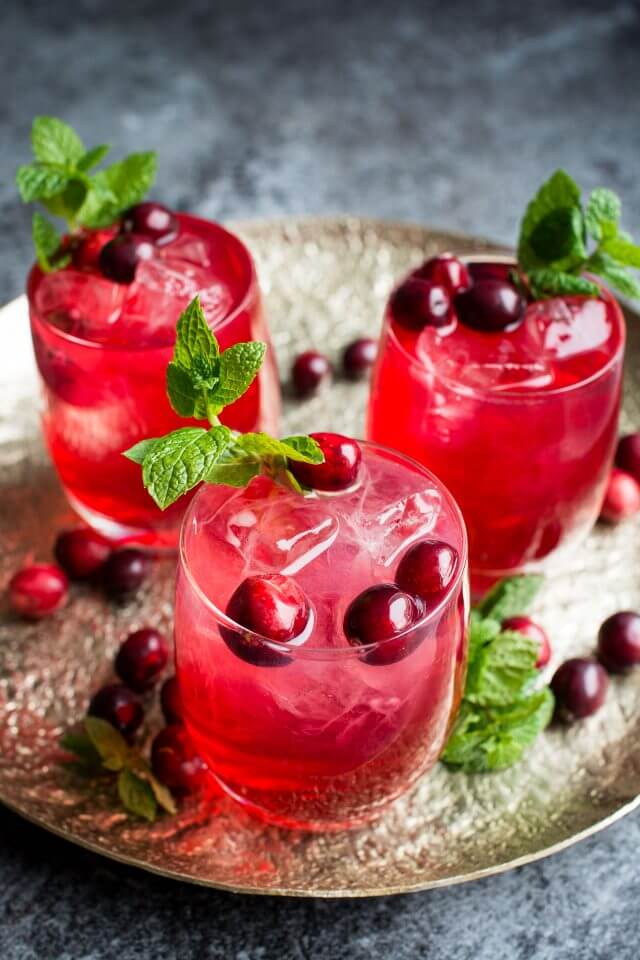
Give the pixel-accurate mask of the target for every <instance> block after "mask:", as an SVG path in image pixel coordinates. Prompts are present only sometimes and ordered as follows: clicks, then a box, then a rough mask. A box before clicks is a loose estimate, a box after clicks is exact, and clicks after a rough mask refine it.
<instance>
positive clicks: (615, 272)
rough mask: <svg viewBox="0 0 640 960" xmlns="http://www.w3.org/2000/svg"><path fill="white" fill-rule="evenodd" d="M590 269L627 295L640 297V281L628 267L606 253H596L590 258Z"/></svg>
mask: <svg viewBox="0 0 640 960" xmlns="http://www.w3.org/2000/svg"><path fill="white" fill-rule="evenodd" d="M589 269H590V270H592V271H593V272H594V273H597V274H598V276H599V277H602V279H603V280H604V281H605V283H607V284H608V285H609V286H610V287H613V288H614V289H615V290H617V291H618V292H619V293H621V294H622V295H623V296H625V297H630V298H631V299H633V300H637V299H640V282H638V280H636V278H635V277H634V276H633V275H632V274H631V273H629V271H628V269H627V268H626V267H624V266H622V265H621V264H619V263H617V262H616V261H615V260H614V259H613V258H612V257H610V256H608V255H607V254H605V253H594V254H593V256H591V257H590V258H589Z"/></svg>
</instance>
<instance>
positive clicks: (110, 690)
mask: <svg viewBox="0 0 640 960" xmlns="http://www.w3.org/2000/svg"><path fill="white" fill-rule="evenodd" d="M87 712H88V714H89V716H91V717H100V718H101V719H102V720H106V721H107V723H110V724H111V726H112V727H115V728H116V730H118V732H119V733H121V734H122V736H123V737H125V738H126V739H127V740H130V739H131V738H132V736H133V734H134V733H135V732H136V730H137V729H138V727H139V726H140V724H141V723H142V719H143V717H144V710H143V709H142V704H141V703H140V701H139V700H138V699H137V698H136V697H135V696H134V695H133V694H132V693H131V690H129V689H127V687H123V686H122V684H121V683H110V684H108V685H107V686H106V687H102V688H101V689H100V690H98V692H97V693H96V694H95V696H94V697H93V699H92V700H91V703H90V704H89V710H88V711H87Z"/></svg>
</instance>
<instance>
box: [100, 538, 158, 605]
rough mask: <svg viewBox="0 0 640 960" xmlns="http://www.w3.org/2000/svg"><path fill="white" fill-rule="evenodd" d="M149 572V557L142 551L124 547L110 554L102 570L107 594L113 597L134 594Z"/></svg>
mask: <svg viewBox="0 0 640 960" xmlns="http://www.w3.org/2000/svg"><path fill="white" fill-rule="evenodd" d="M150 570H151V557H150V556H149V554H148V553H143V552H142V550H136V549H135V548H133V547H126V548H125V549H124V550H116V551H115V552H114V553H112V554H111V556H110V557H109V559H108V560H107V562H106V563H105V565H104V567H103V568H102V578H103V580H104V585H105V587H106V589H107V592H108V593H109V594H111V596H113V597H126V596H127V595H128V594H131V593H135V591H136V590H137V589H138V587H140V586H141V584H142V582H143V581H144V580H145V579H146V577H147V576H148V574H149V572H150Z"/></svg>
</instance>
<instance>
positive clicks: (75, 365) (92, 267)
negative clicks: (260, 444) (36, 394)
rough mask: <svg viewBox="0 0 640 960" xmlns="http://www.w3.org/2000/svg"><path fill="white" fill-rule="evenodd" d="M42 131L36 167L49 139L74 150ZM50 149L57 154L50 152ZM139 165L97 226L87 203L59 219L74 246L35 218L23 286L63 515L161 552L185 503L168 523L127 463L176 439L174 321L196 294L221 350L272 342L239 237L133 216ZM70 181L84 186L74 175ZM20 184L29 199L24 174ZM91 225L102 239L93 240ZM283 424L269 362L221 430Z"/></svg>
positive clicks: (174, 217)
mask: <svg viewBox="0 0 640 960" xmlns="http://www.w3.org/2000/svg"><path fill="white" fill-rule="evenodd" d="M46 121H47V118H40V120H39V121H36V123H35V124H34V151H35V152H36V157H37V159H38V160H39V159H40V157H41V155H42V147H41V140H42V138H43V137H45V135H46V136H54V140H55V136H60V133H61V128H63V132H65V136H66V139H65V140H64V145H65V147H68V146H69V131H70V128H68V127H66V125H64V124H60V122H59V121H49V122H50V123H53V127H52V129H51V130H49V127H48V126H47V123H46ZM43 124H44V126H43ZM70 132H71V136H72V137H76V135H75V134H74V133H73V131H70ZM38 138H40V139H38ZM76 140H77V137H76ZM56 143H57V141H55V143H54V146H55V144H56ZM47 144H49V146H48V147H47ZM71 145H72V146H73V141H71ZM58 146H59V144H58ZM36 147H38V150H40V155H39V154H38V151H37V150H36ZM45 147H46V149H51V150H53V149H54V147H53V146H51V144H50V143H49V141H46V143H45ZM76 152H77V151H76ZM45 153H46V150H45ZM89 153H91V151H89ZM145 157H146V158H147V164H148V163H150V162H151V161H149V159H148V158H153V155H151V154H136V155H133V157H129V158H127V159H126V160H125V161H122V163H121V164H120V165H118V164H116V165H114V166H115V167H116V168H118V171H119V173H118V176H119V177H120V178H121V179H122V180H123V182H122V183H121V182H120V181H119V180H117V178H116V180H114V179H113V178H111V179H110V180H109V183H111V184H112V185H113V184H116V186H119V187H120V188H122V189H121V197H120V198H118V199H119V200H120V201H121V202H120V203H116V204H115V205H114V204H112V205H111V206H110V207H109V206H108V207H107V208H106V209H104V210H100V208H99V207H98V208H97V213H96V211H95V210H94V209H93V208H92V206H91V204H90V203H89V204H88V208H87V203H86V202H85V205H84V206H81V207H80V208H79V209H75V210H74V209H68V210H66V211H64V215H65V216H66V217H67V220H68V222H69V224H70V225H71V228H72V232H71V233H70V234H68V235H67V237H66V238H64V239H63V240H62V243H60V238H56V236H55V231H54V228H53V226H52V225H51V223H50V222H49V221H47V220H45V219H44V218H42V217H39V215H36V219H35V220H34V240H35V242H36V250H37V253H38V264H37V265H36V266H34V268H33V270H32V271H31V274H30V277H29V283H28V297H29V307H30V314H31V326H32V333H33V342H34V348H35V354H36V359H37V363H38V369H39V372H40V376H41V381H42V393H43V413H42V424H43V431H44V436H45V440H46V443H47V446H48V448H49V452H50V455H51V458H52V460H53V463H54V466H55V468H56V470H57V472H58V475H59V477H60V480H61V482H62V485H63V487H64V489H65V492H66V494H67V496H68V499H69V501H70V503H71V505H72V506H73V507H74V509H75V510H76V511H77V512H78V513H79V514H80V515H81V516H82V517H83V518H84V519H85V520H86V521H87V522H88V523H89V524H90V525H91V526H93V527H94V528H96V529H97V530H99V531H100V532H101V533H102V534H104V535H105V536H107V537H108V538H109V539H112V540H116V541H131V542H137V543H140V544H146V545H148V546H150V547H154V548H163V547H172V546H173V547H175V546H176V545H177V540H178V530H179V524H180V519H181V516H182V513H183V512H184V502H183V503H182V504H180V505H176V506H174V507H173V508H172V509H170V510H168V511H167V512H166V513H164V514H163V513H162V512H161V511H160V510H159V509H158V508H157V507H156V506H155V505H154V504H153V502H152V501H151V500H150V499H149V497H148V496H147V495H146V494H145V492H144V490H143V489H142V488H141V486H140V482H139V475H138V471H137V468H136V466H135V465H134V464H133V463H131V462H130V461H128V460H127V459H125V458H123V457H122V455H121V454H122V451H123V450H125V449H127V448H128V447H131V446H132V445H133V444H135V443H136V442H137V441H139V440H141V439H142V438H144V437H149V436H151V437H153V436H160V435H162V434H165V433H167V432H168V431H170V430H172V429H173V428H174V427H177V426H178V425H179V417H178V413H177V412H175V410H174V409H172V408H171V407H170V406H169V404H168V403H167V400H166V394H165V371H166V367H167V363H168V361H169V359H170V357H171V353H172V350H173V344H174V342H175V325H176V319H177V318H178V316H179V315H180V313H181V312H182V310H184V308H185V307H186V305H187V304H188V303H189V301H191V300H192V299H193V297H194V296H195V295H196V294H198V295H199V297H200V300H201V303H202V306H203V308H204V311H205V315H206V318H207V322H208V324H209V325H210V327H211V328H212V329H215V331H216V335H217V337H218V340H219V342H220V344H221V345H222V346H223V347H228V346H231V345H232V344H235V343H238V342H240V341H251V340H266V339H267V333H266V328H265V323H264V319H263V315H262V307H261V302H260V293H259V289H258V284H257V280H256V274H255V269H254V266H253V262H252V260H251V256H250V254H249V252H248V251H247V249H246V248H245V246H244V245H243V244H242V242H241V241H240V240H239V239H238V238H237V237H235V236H234V235H233V234H231V233H229V232H228V231H226V230H224V229H223V228H222V227H221V226H219V225H218V224H215V223H212V222H209V221H206V220H201V219H198V218H196V217H192V216H187V215H183V214H174V213H172V212H171V211H169V210H167V209H166V208H165V207H162V206H160V205H159V204H153V203H138V204H137V205H131V198H132V197H133V198H134V203H135V199H137V198H138V197H139V196H140V195H141V192H140V191H138V192H137V193H136V190H135V189H134V188H135V187H136V185H137V184H138V180H137V179H136V177H137V178H138V179H139V177H140V171H141V169H142V168H141V160H140V158H145ZM136 159H137V164H136ZM72 160H73V163H74V164H75V166H76V167H77V168H79V166H80V165H81V164H82V156H80V157H77V156H76V157H74V158H72ZM72 160H71V159H70V160H69V161H68V162H69V163H71V162H72ZM50 162H52V161H49V163H50ZM153 165H154V166H155V160H153ZM43 169H47V170H48V169H49V168H48V167H46V168H44V167H43V166H42V165H39V164H38V163H36V164H33V165H32V166H30V167H28V168H21V170H23V171H25V170H26V171H34V170H35V171H36V172H39V173H42V171H43ZM113 169H114V167H110V168H107V169H106V170H104V171H100V172H99V173H98V174H96V175H95V177H94V178H90V179H89V180H88V185H86V184H85V185H84V187H83V188H84V189H86V191H87V196H88V198H89V200H91V198H92V197H94V193H93V192H92V191H94V190H96V189H97V188H96V183H97V184H98V185H99V189H103V188H104V183H105V182H106V181H105V177H107V175H108V174H109V173H110V171H112V170H113ZM122 169H124V170H125V173H127V172H128V174H129V177H130V180H131V182H130V183H129V184H128V186H129V187H130V188H131V189H127V178H126V177H124V178H123V175H122ZM32 176H33V173H32ZM76 176H77V177H78V178H80V177H81V176H83V177H85V179H86V178H87V175H86V174H84V173H83V172H82V170H80V169H78V172H77V174H76ZM145 176H146V179H144V178H143V179H144V189H146V188H147V186H148V183H149V182H150V179H151V177H152V175H151V174H150V173H149V171H148V170H147V171H146V174H145ZM101 177H102V180H101V179H100V178H101ZM107 179H108V177H107ZM18 180H19V185H20V186H21V190H22V193H23V196H24V197H25V199H40V197H39V196H38V195H34V194H33V192H31V193H30V192H28V190H25V189H23V182H21V175H20V173H19V176H18ZM22 181H24V182H25V183H26V184H27V186H28V185H29V179H28V174H23V176H22ZM72 181H73V183H77V182H81V183H83V181H82V180H75V179H74V178H72ZM132 184H133V186H132ZM67 188H68V184H67V185H66V186H65V189H67ZM142 192H144V191H142ZM96 195H97V194H96ZM65 196H66V194H65ZM55 200H56V203H59V202H62V201H61V200H60V198H59V197H56V198H55ZM43 202H45V204H50V203H51V201H50V200H48V199H46V198H44V199H43ZM94 202H97V201H94ZM121 207H122V208H124V212H123V210H122V209H121ZM48 208H49V209H51V206H49V207H48ZM56 212H60V210H59V209H57V208H56ZM43 224H44V226H43ZM94 224H97V225H98V226H99V228H96V229H92V227H93V226H94ZM105 224H106V226H105ZM51 234H52V235H53V237H52V238H51ZM43 237H44V239H43ZM47 237H49V242H50V246H49V247H47ZM278 412H279V392H278V385H277V375H276V370H275V366H274V364H273V361H272V360H271V359H269V361H268V362H267V364H266V365H265V366H264V367H263V368H262V371H261V373H260V375H259V377H258V378H257V379H256V380H255V381H254V382H253V383H252V385H251V387H250V389H249V390H248V391H247V393H245V394H244V396H242V397H241V398H240V399H239V400H238V401H237V402H236V403H234V404H232V405H231V406H229V407H228V408H227V409H226V411H225V414H224V417H223V419H224V422H225V423H226V424H228V425H229V426H230V427H232V428H234V429H238V430H243V431H245V430H257V429H263V428H268V429H273V428H275V426H276V425H277V421H278ZM200 415H201V414H198V416H200Z"/></svg>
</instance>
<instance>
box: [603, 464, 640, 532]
mask: <svg viewBox="0 0 640 960" xmlns="http://www.w3.org/2000/svg"><path fill="white" fill-rule="evenodd" d="M639 510H640V485H638V483H637V481H636V480H635V479H634V478H633V477H632V476H631V474H630V473H626V472H625V471H624V470H619V469H618V468H617V467H614V468H613V470H612V471H611V476H610V477H609V482H608V483H607V489H606V491H605V495H604V500H603V502H602V507H601V508H600V519H601V520H606V521H607V523H620V521H622V520H627V519H628V518H629V517H633V516H634V515H635V514H636V513H638V511H639Z"/></svg>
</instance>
